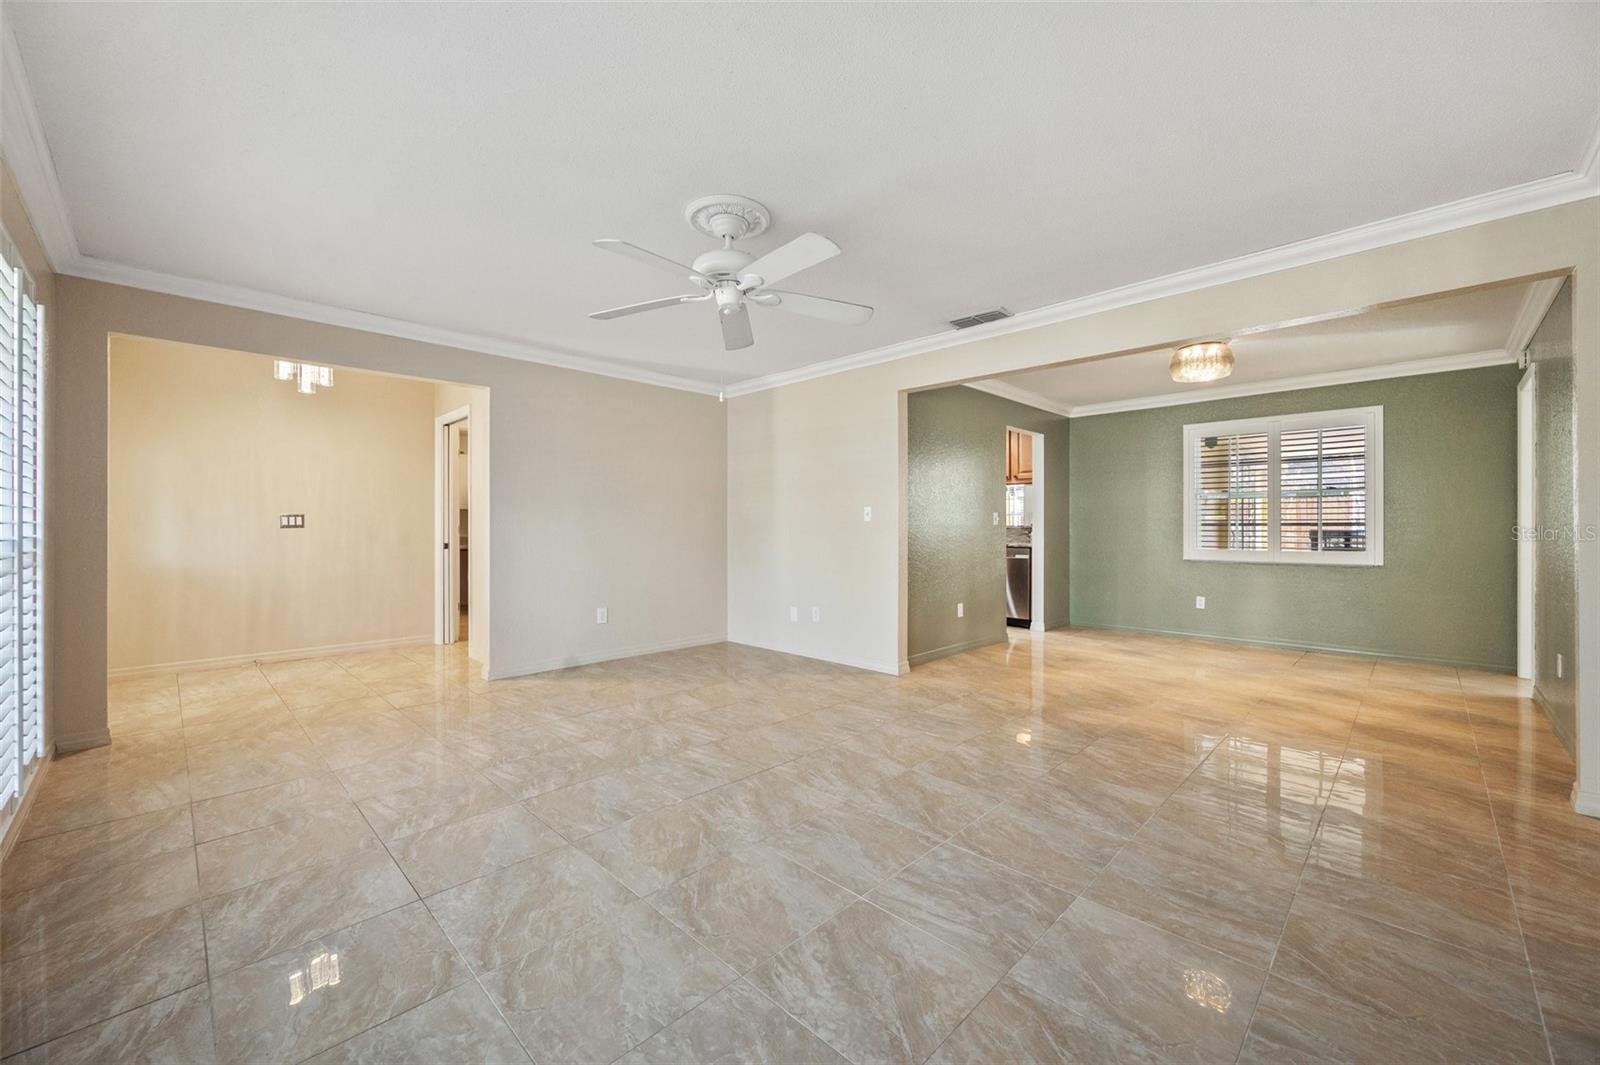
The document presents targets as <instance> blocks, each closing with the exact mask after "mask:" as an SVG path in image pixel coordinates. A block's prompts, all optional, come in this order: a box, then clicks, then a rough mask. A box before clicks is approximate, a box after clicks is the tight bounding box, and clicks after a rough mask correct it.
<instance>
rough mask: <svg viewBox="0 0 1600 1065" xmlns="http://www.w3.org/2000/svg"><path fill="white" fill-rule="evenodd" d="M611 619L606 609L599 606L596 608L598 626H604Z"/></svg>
mask: <svg viewBox="0 0 1600 1065" xmlns="http://www.w3.org/2000/svg"><path fill="white" fill-rule="evenodd" d="M610 617H611V615H610V612H609V611H608V610H606V608H605V607H603V606H597V607H595V608H594V623H595V624H596V625H604V624H605V623H606V622H607V621H608V620H610Z"/></svg>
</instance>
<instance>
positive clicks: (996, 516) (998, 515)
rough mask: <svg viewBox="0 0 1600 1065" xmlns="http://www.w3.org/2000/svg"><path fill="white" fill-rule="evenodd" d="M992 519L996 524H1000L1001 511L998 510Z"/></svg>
mask: <svg viewBox="0 0 1600 1065" xmlns="http://www.w3.org/2000/svg"><path fill="white" fill-rule="evenodd" d="M992 521H993V522H994V524H996V525H999V524H1000V512H999V511H998V510H997V511H995V512H994V518H993V519H992Z"/></svg>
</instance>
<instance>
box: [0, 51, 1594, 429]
mask: <svg viewBox="0 0 1600 1065" xmlns="http://www.w3.org/2000/svg"><path fill="white" fill-rule="evenodd" d="M0 49H3V57H0V60H3V66H4V71H3V72H0V145H3V149H4V154H5V158H6V161H7V163H8V165H9V166H10V167H11V169H12V172H13V174H15V175H16V178H17V183H18V185H19V186H20V187H21V190H22V194H23V199H24V201H25V202H26V203H28V204H29V205H30V208H31V210H32V211H33V212H35V213H34V214H33V216H32V218H33V223H34V227H35V229H36V231H37V232H38V235H39V240H40V243H41V244H43V245H44V250H45V254H46V256H47V257H48V258H49V259H50V262H51V266H52V267H53V268H54V269H55V270H56V272H57V273H63V274H70V275H73V276H76V277H85V278H89V279H91V280H98V281H106V282H110V283H112V284H121V285H129V286H132V287H135V288H146V289H151V290H153V291H157V292H165V293H168V294H169V295H175V296H184V297H188V298H191V299H201V300H206V301H207V302H211V303H222V304H227V305H230V306H236V307H243V308H246V309H250V310H258V311H264V312H266V313H269V314H282V315H287V316H289V317H295V318H304V319H306V320H308V321H314V322H321V323H323V324H326V325H336V326H345V327H347V328H351V329H360V330H363V331H366V332H373V333H381V334H384V335H387V336H396V337H402V338H405V339H409V340H420V341H424V342H426V343H432V344H441V345H445V346H448V347H455V348H463V349H465V350H468V351H480V352H484V353H487V354H491V355H500V356H503V357H506V358H513V359H522V360H524V361H527V362H536V363H542V364H544V365H549V366H558V367H562V368H565V369H570V370H577V371H580V372H583V373H593V374H599V375H602V376H605V377H613V378H619V379H622V380H626V381H636V382H639V383H642V384H651V385H658V386H662V387H665V388H675V389H680V390H683V391H688V392H696V393H699V394H702V395H718V394H719V393H721V392H725V393H726V394H727V395H728V396H730V397H731V396H741V395H748V394H749V393H752V392H761V391H765V390H767V389H771V388H777V387H779V386H781V385H786V384H793V383H796V382H799V381H808V380H812V379H814V378H818V377H826V376H829V375H831V374H836V373H844V372H846V371H849V370H855V369H860V368H862V367H866V366H875V365H877V364H879V363H884V362H891V361H894V360H896V359H903V358H908V357H910V356H912V355H920V354H923V353H924V352H929V351H938V350H940V349H943V348H948V347H954V346H956V345H958V344H966V343H970V342H973V341H977V340H984V339H987V338H990V337H996V336H1004V335H1006V334H1008V333H1016V332H1020V331H1022V330H1025V329H1033V328H1037V327H1039V326H1043V325H1050V324H1053V323H1056V322H1063V321H1068V320H1070V319H1073V318H1081V317H1085V316H1087V315H1090V314H1097V313H1100V312H1103V311H1108V310H1114V309H1116V308H1118V307H1126V306H1129V305H1131V304H1135V303H1143V302H1145V301H1148V300H1153V299H1160V298H1163V297H1167V296H1174V295H1179V294H1181V293H1185V292H1192V291H1195V290H1197V289H1202V288H1209V287H1211V286H1213V285H1221V284H1226V283H1228V282H1230V281H1239V280H1243V279H1245V278H1249V277H1258V276H1260V275H1262V274H1268V273H1273V272H1275V271H1279V270H1287V269H1292V268H1294V267H1297V266H1305V265H1308V264H1311V263H1316V262H1322V261H1325V260H1328V259H1335V258H1338V257H1340V256H1343V255H1352V254H1355V253H1357V252H1362V251H1370V250H1372V249H1373V248H1379V247H1383V246H1385V245H1389V244H1398V243H1401V242H1403V241H1407V240H1414V239H1417V238H1419V237H1426V236H1432V235H1434V234H1437V233H1443V232H1446V231H1448V230H1452V229H1460V228H1463V227H1466V226H1472V225H1478V224H1480V223H1483V222H1490V221H1494V220H1496V219H1500V218H1507V217H1510V216H1512V215H1516V214H1523V213H1525V212H1528V211H1536V210H1540V209H1542V208H1546V207H1555V206H1559V205H1560V204H1564V203H1571V202H1573V201H1575V200H1581V199H1586V198H1588V197H1591V196H1600V121H1597V123H1596V126H1595V130H1594V132H1593V134H1592V135H1591V137H1590V140H1589V144H1588V146H1587V148H1586V150H1585V151H1584V153H1583V155H1582V157H1581V158H1580V160H1579V162H1578V166H1577V168H1576V169H1574V170H1571V171H1568V172H1566V173H1563V174H1557V175H1554V176H1552V177H1547V178H1540V179H1539V180H1537V181H1530V182H1526V183H1524V184H1521V185H1515V186H1512V187H1510V188H1506V189H1499V190H1496V191H1493V192H1488V193H1483V194H1481V195H1478V196H1470V197H1467V198H1466V199H1462V200H1456V201H1454V202H1453V203H1447V204H1441V205H1439V206H1436V207H1429V208H1424V209H1423V210H1420V211H1414V212H1412V213H1410V214H1405V215H1398V216H1396V217H1394V218H1389V219H1384V220H1381V221H1377V222H1371V223H1367V224H1365V225H1361V226H1355V227H1352V228H1350V229H1345V230H1340V231H1339V232H1336V233H1330V234H1326V235H1324V236H1320V237H1312V238H1310V239H1307V240H1302V241H1296V242H1294V243H1291V244H1285V245H1281V246H1279V247H1276V248H1269V249H1266V250H1264V251H1260V252H1254V253H1251V254H1249V255H1243V256H1239V257H1237V258H1234V259H1227V260H1224V261H1222V262H1217V263H1212V264H1210V265H1207V266H1200V267H1195V268H1193V269H1190V270H1183V271H1179V272H1177V273H1173V274H1167V275H1165V276H1163V277H1157V278H1152V279H1150V280H1148V281H1141V282H1137V283H1135V284H1131V285H1123V286H1121V287H1119V288H1114V289H1108V290H1106V291H1104V292H1099V293H1094V294H1092V295H1088V296H1082V297H1078V298H1076V299H1071V300H1066V301H1063V302H1061V303H1055V304H1051V305H1048V306H1045V307H1040V308H1036V309H1035V310H1031V311H1024V312H1023V313H1021V314H1017V315H1015V316H1013V317H1011V318H1007V319H1004V320H1003V321H999V322H994V323H991V324H989V325H982V326H976V327H973V328H971V329H963V330H959V331H957V330H949V331H945V332H941V333H934V334H930V335H927V336H923V337H917V338H914V339H912V340H906V341H902V342H899V343H896V344H890V345H888V346H885V347H881V348H874V349H872V350H870V351H863V352H858V353H857V354H854V355H847V356H844V357H842V358H837V359H829V360H827V361H824V362H817V363H812V364H810V365H808V366H802V367H799V368H798V369H795V370H788V371H784V372H781V373H775V374H768V375H766V376H764V377H758V378H754V379H751V380H748V381H743V382H739V383H737V384H734V385H731V386H728V387H727V388H725V389H718V388H717V387H716V386H714V385H711V384H709V383H706V382H700V381H693V380H690V379H687V378H683V377H677V376H675V375H672V374H664V373H656V372H654V371H649V370H638V369H634V368H631V367H625V366H619V365H617V364H615V363H611V362H609V361H606V360H603V359H596V358H592V357H590V356H584V355H577V354H571V353H566V352H560V351H555V350H552V349H549V348H546V347H543V346H541V345H538V344H533V343H529V342H526V341H516V340H507V339H504V338H500V337H491V336H484V335H481V334H476V333H468V332H462V331H458V330H450V329H442V328H439V327H436V326H429V325H423V324H421V323H418V322H410V321H403V320H401V319H396V318H388V317H385V316H382V315H375V314H369V313H367V312H365V311H357V310H352V309H350V308H345V307H337V306H332V305H328V304H321V303H315V302H311V301H307V300H298V299H292V298H290V297H287V296H280V295H276V294H274V293H270V292H264V291H261V290H259V289H250V288H245V287H242V286H236V285H226V284H221V283H217V282H211V281H201V280H197V279H193V278H187V277H181V276H179V275H175V274H165V273H160V272H158V271H154V270H147V269H144V268H141V267H136V266H129V265H125V264H122V263H115V262H110V261H108V260H102V259H96V258H93V257H90V256H85V255H83V254H81V253H80V251H79V248H78V243H77V237H76V235H75V233H74V231H73V228H72V221H71V215H70V213H69V212H68V210H67V206H66V200H65V198H64V197H63V195H62V192H61V183H60V180H59V178H58V177H57V174H56V170H55V165H54V162H53V161H52V158H51V154H50V148H49V143H48V141H46V139H45V136H44V128H43V126H42V125H41V124H40V122H39V115H38V111H37V109H36V108H35V106H34V99H33V92H32V90H31V88H30V87H29V85H28V79H27V72H26V70H25V69H24V67H23V65H22V58H21V53H20V50H19V49H18V47H17V43H16V38H15V35H14V34H13V33H12V32H11V30H10V28H9V27H7V28H5V29H4V30H3V32H0ZM1422 372H1429V371H1422ZM1045 409H1049V408H1045Z"/></svg>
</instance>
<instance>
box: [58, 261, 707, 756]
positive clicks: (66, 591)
mask: <svg viewBox="0 0 1600 1065" xmlns="http://www.w3.org/2000/svg"><path fill="white" fill-rule="evenodd" d="M56 301H57V303H58V304H60V312H59V313H58V314H57V316H56V327H57V333H56V348H55V352H54V358H55V362H56V366H55V370H56V374H57V377H58V380H59V384H58V387H57V388H55V389H54V391H53V392H52V394H51V395H50V397H49V405H48V410H47V442H48V446H49V447H50V448H51V449H52V450H51V455H52V458H53V462H52V465H51V468H50V472H51V474H52V476H53V482H52V484H51V486H50V495H49V497H48V502H47V508H48V509H47V514H46V520H47V522H48V523H49V527H50V532H49V538H48V547H49V553H50V563H49V569H48V573H47V578H48V579H49V580H50V581H51V584H50V589H51V592H50V594H51V596H52V597H53V599H54V602H55V604H56V617H55V620H54V622H53V624H52V625H51V629H50V640H51V641H52V662H51V665H50V680H51V683H52V684H53V685H54V686H55V692H56V706H55V719H56V725H57V730H58V731H57V733H56V736H57V740H58V742H61V743H66V744H69V745H76V744H84V743H94V742H97V741H100V742H103V741H104V739H105V737H106V725H105V720H106V717H105V677H106V606H107V601H106V575H107V571H106V488H107V482H106V472H107V417H106V392H107V369H106V363H107V338H108V337H109V336H110V335H112V334H117V333H125V334H131V335H136V336H149V337H158V338H161V339H166V340H173V341H178V342H181V343H189V344H200V345H205V346H209V347H218V348H227V349H232V350H236V351H246V352H252V353H256V354H260V355H268V356H280V357H283V358H300V357H302V356H305V355H307V354H308V353H313V354H314V355H315V357H316V360H317V361H318V362H324V363H328V364H331V365H333V366H334V367H335V368H336V372H337V368H339V367H347V368H354V369H364V370H376V371H382V372H388V373H396V374H404V375H407V376H412V377H420V378H435V379H439V378H443V379H448V380H452V381H460V382H464V383H467V384H470V385H475V386H479V387H481V388H486V389H488V390H489V396H490V397H492V401H493V414H494V416H493V419H492V420H490V419H489V418H488V417H487V411H486V412H485V417H484V418H483V419H482V420H479V418H478V417H477V415H476V414H475V415H474V422H473V425H474V429H475V431H478V432H480V433H481V431H482V427H483V426H484V425H485V424H487V426H488V436H487V438H488V443H489V448H488V453H489V461H490V463H491V465H490V469H489V471H488V479H489V499H490V501H491V504H492V506H491V513H489V514H486V515H484V517H485V518H486V519H487V521H488V525H487V529H486V530H485V527H484V526H483V525H482V524H481V523H480V524H479V526H478V528H477V529H476V530H475V532H474V550H477V549H478V546H479V545H480V544H482V543H483V542H484V532H485V531H487V533H488V539H489V544H488V545H486V546H492V548H493V553H492V555H491V556H490V558H489V559H488V567H487V568H488V574H487V581H488V585H489V594H488V595H480V596H479V599H478V602H479V603H481V604H483V605H484V606H486V607H487V609H488V611H489V626H490V631H489V634H488V647H487V650H486V652H485V654H486V658H485V659H483V660H485V661H486V662H487V664H488V668H489V670H490V672H491V673H492V674H493V675H495V676H511V675H515V674H520V673H527V672H532V671H535V670H540V669H547V668H552V667H556V666H560V665H565V664H570V663H575V662H581V661H594V660H600V659H603V658H609V657H617V656H622V655H629V654H636V653H641V652H646V651H651V650H657V649H661V648H664V647H670V646H684V645H688V644H693V643H701V642H709V641H714V640H720V639H722V638H723V637H724V635H725V633H726V631H727V629H726V613H725V611H726V608H727V585H726V579H727V569H726V564H725V563H726V551H725V544H726V535H727V496H726V472H725V471H726V469H727V452H726V436H725V423H724V419H723V408H722V407H721V406H720V405H719V404H718V403H717V401H716V399H715V398H713V397H710V396H704V395H699V394H694V393H689V392H682V391H677V390H672V389H664V388H658V387H654V386H650V385H642V384H637V383H634V382H630V381H621V380H616V379H613V378H608V377H599V376H596V375H593V374H585V373H580V372H577V371H573V370H564V369H558V368H555V367H550V366H544V365H538V364H534V363H528V362H521V361H518V360H514V359H506V358H500V357H496V356H492V355H487V354H484V353H481V352H473V351H466V350H462V349H459V348H448V347H443V346H440V345H436V344H427V343H422V342H420V341H412V340H403V339H399V338H396V337H391V336H385V335H381V334H377V333H368V332H363V331H361V330H356V329H349V328H342V327H337V326H328V325H323V324H321V323H317V322H310V321H305V320H303V319H297V318H289V317H284V316H281V315H273V314H267V313H264V312H261V311H252V310H244V309H240V308H236V307H227V306H223V305H221V304H214V303H205V302H202V301H199V300H192V299H185V298H182V297H177V296H168V295H163V294H160V293H155V292H148V291H144V290H141V289H133V288H126V287H123V286H120V285H108V284H104V283H101V282H95V281H87V280H84V279H81V278H75V277H66V276H63V277H61V278H60V280H59V282H58V284H57V290H56ZM479 450H480V451H481V450H482V449H479ZM480 498H482V495H481V494H480ZM479 509H480V510H482V509H483V508H479ZM597 606H606V607H609V609H610V615H611V621H610V624H608V625H596V624H595V623H594V610H595V607H597Z"/></svg>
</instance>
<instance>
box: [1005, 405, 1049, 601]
mask: <svg viewBox="0 0 1600 1065" xmlns="http://www.w3.org/2000/svg"><path fill="white" fill-rule="evenodd" d="M1005 518H1006V571H1005V572H1006V576H1005V580H1006V624H1007V625H1008V626H1011V627H1013V628H1022V629H1031V630H1032V631H1034V632H1043V631H1044V616H1045V613H1044V554H1045V553H1044V542H1045V541H1044V434H1043V433H1040V432H1036V431H1034V430H1031V429H1018V428H1015V427H1014V426H1009V425H1008V426H1006V510H1005Z"/></svg>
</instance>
